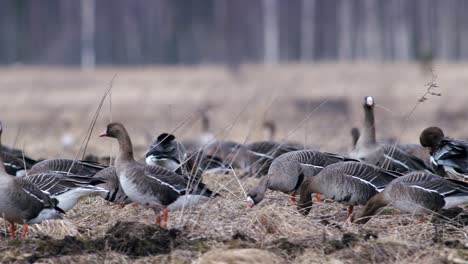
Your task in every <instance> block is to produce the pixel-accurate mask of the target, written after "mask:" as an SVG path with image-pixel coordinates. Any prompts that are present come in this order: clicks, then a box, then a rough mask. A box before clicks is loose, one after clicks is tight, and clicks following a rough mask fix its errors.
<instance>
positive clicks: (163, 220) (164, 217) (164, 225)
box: [156, 208, 168, 228]
mask: <svg viewBox="0 0 468 264" xmlns="http://www.w3.org/2000/svg"><path fill="white" fill-rule="evenodd" d="M161 215H162V216H161ZM167 217H168V210H167V208H164V210H163V211H162V214H161V213H160V214H159V215H158V216H156V224H158V225H159V226H161V227H162V228H167Z"/></svg>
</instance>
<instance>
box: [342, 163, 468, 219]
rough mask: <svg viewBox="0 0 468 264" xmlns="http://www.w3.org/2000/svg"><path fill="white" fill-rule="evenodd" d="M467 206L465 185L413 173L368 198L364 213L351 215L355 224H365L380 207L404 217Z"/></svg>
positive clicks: (467, 193)
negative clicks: (404, 215)
mask: <svg viewBox="0 0 468 264" xmlns="http://www.w3.org/2000/svg"><path fill="white" fill-rule="evenodd" d="M466 203H468V183H466V182H461V181H457V180H452V179H445V178H443V177H440V176H438V175H435V174H432V173H429V172H423V171H415V172H410V173H408V174H406V175H404V176H402V177H399V178H398V179H396V180H394V181H393V182H391V183H390V184H389V185H388V186H387V187H386V188H385V189H384V190H383V191H382V192H380V193H379V194H377V195H375V196H374V197H372V198H371V199H370V200H369V201H368V202H367V204H366V206H365V207H364V209H363V210H362V211H360V212H358V213H356V214H354V215H353V216H352V218H351V220H352V221H353V222H355V223H360V224H363V223H366V222H367V221H369V220H370V218H371V217H372V216H373V215H375V214H376V213H377V212H378V210H379V209H380V208H382V207H385V206H388V205H392V206H393V207H395V208H397V209H399V210H401V211H403V212H407V213H412V214H424V213H431V212H438V211H439V210H441V209H450V208H453V207H455V206H458V205H461V204H466Z"/></svg>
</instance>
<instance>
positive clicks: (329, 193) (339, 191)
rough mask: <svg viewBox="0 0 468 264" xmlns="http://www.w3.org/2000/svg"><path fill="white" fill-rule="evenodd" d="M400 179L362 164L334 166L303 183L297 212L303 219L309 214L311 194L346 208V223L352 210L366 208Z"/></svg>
mask: <svg viewBox="0 0 468 264" xmlns="http://www.w3.org/2000/svg"><path fill="white" fill-rule="evenodd" d="M399 176H400V174H399V173H396V172H392V171H387V170H384V169H382V168H379V167H377V166H374V165H370V164H365V163H361V162H355V161H347V162H341V163H335V164H332V165H329V166H327V167H325V168H324V169H323V170H322V171H321V172H319V173H318V174H317V175H316V176H313V177H309V178H307V179H306V180H305V181H304V183H303V184H302V186H301V188H300V192H299V194H300V200H299V203H298V209H299V211H300V212H301V213H302V214H304V215H307V214H309V212H310V209H311V206H312V198H311V194H312V193H319V194H322V195H325V196H326V197H327V198H330V199H332V200H334V201H336V202H339V203H343V204H346V205H349V208H348V215H347V216H346V221H348V220H349V216H350V215H351V214H352V212H353V208H354V206H356V205H365V204H366V202H367V201H368V200H369V199H370V198H371V197H373V196H374V195H376V194H378V193H379V191H381V190H382V189H383V188H385V186H387V185H388V184H389V183H390V182H391V181H393V180H395V179H396V178H398V177H399Z"/></svg>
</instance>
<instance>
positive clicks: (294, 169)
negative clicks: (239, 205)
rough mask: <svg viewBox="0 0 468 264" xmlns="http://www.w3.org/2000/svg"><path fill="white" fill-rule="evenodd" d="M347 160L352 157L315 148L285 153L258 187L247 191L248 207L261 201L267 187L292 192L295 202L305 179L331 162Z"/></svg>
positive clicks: (292, 198)
mask: <svg viewBox="0 0 468 264" xmlns="http://www.w3.org/2000/svg"><path fill="white" fill-rule="evenodd" d="M347 160H350V159H348V158H345V157H341V156H339V155H336V154H332V153H326V152H319V151H315V150H300V151H292V152H288V153H285V154H283V155H281V156H279V157H278V158H277V159H275V160H274V161H273V162H272V164H271V166H270V169H269V170H268V174H267V175H266V176H265V177H263V178H262V179H261V180H260V182H259V183H258V185H257V186H256V187H254V188H252V189H250V190H249V191H248V192H247V207H249V208H251V207H253V206H254V205H256V204H258V203H260V202H261V201H262V200H263V198H264V197H265V192H266V191H267V189H270V190H274V191H281V192H284V193H287V194H291V201H292V202H293V203H294V202H295V195H296V192H297V191H298V190H299V188H300V186H301V185H302V184H303V182H304V180H306V179H308V178H309V177H312V176H314V175H316V174H317V173H319V172H320V171H321V170H322V169H323V168H324V167H326V166H328V165H330V164H333V163H337V162H343V161H347ZM317 200H319V198H318V199H317Z"/></svg>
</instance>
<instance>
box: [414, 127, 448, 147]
mask: <svg viewBox="0 0 468 264" xmlns="http://www.w3.org/2000/svg"><path fill="white" fill-rule="evenodd" d="M444 137H445V136H444V132H443V131H442V129H440V128H439V127H428V128H426V129H424V130H423V132H422V133H421V135H420V136H419V142H420V143H421V146H423V147H426V148H431V149H434V148H436V147H438V146H439V145H440V142H441V141H442V139H443V138H444Z"/></svg>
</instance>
